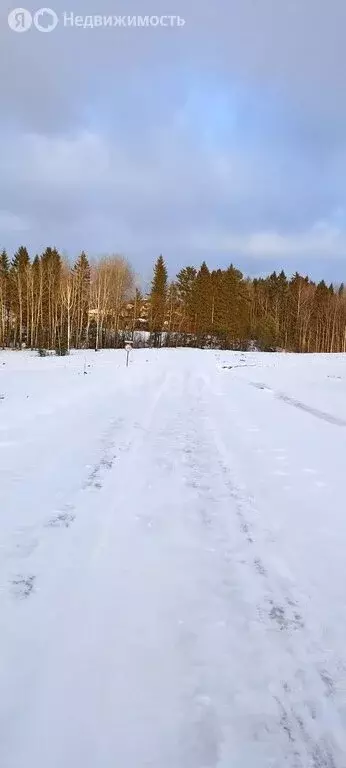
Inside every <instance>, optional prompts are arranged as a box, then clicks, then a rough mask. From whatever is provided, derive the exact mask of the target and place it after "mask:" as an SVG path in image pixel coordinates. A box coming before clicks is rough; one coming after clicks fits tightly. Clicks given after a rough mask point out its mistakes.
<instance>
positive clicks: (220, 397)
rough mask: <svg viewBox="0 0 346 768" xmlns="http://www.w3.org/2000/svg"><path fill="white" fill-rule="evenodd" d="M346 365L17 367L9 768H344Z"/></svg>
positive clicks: (0, 411)
mask: <svg viewBox="0 0 346 768" xmlns="http://www.w3.org/2000/svg"><path fill="white" fill-rule="evenodd" d="M345 475H346V356H342V355H330V356H327V355H326V356H324V355H311V356H307V355H306V356H304V355H301V356H296V355H280V354H277V355H275V354H273V355H271V354H259V353H245V354H242V353H231V352H225V353H224V352H214V351H210V352H209V351H200V350H160V351H156V350H138V351H136V350H135V351H134V352H133V353H132V360H131V363H130V365H129V367H128V368H126V367H125V353H124V351H115V352H114V351H105V352H98V353H97V354H95V353H94V352H92V351H90V352H87V353H74V354H72V355H71V356H70V357H69V358H56V357H47V358H42V359H41V358H39V357H38V356H37V355H35V354H33V353H30V352H23V353H18V352H9V351H8V352H0V766H1V768H147V767H148V766H150V768H283V766H287V767H288V768H310V767H311V768H345V766H346V504H345V499H344V496H345V489H346V486H345Z"/></svg>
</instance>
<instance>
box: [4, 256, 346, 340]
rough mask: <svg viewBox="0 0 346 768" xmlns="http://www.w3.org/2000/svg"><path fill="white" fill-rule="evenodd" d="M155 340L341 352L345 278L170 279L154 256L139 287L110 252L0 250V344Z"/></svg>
mask: <svg viewBox="0 0 346 768" xmlns="http://www.w3.org/2000/svg"><path fill="white" fill-rule="evenodd" d="M129 337H130V338H131V337H132V338H133V339H134V341H135V343H136V342H137V343H142V344H144V343H145V344H150V345H154V346H161V345H163V344H164V345H167V346H173V345H174V346H178V345H179V346H199V347H222V348H225V349H247V348H249V346H251V345H252V346H256V347H258V348H259V349H264V350H269V349H277V348H279V349H286V350H292V351H297V352H346V292H345V290H344V286H343V285H340V286H337V287H335V286H333V285H329V286H327V285H326V283H325V282H324V281H321V282H320V283H318V284H317V283H315V282H313V281H312V280H310V279H309V277H305V276H302V275H299V274H298V273H296V274H295V275H293V276H292V277H287V276H286V275H285V273H284V272H283V271H282V272H280V274H277V273H276V272H273V273H272V274H271V275H270V276H268V277H263V278H258V279H249V278H247V277H245V276H244V275H243V274H242V273H241V272H240V270H238V269H236V268H235V267H234V266H233V265H231V266H230V267H228V268H227V269H224V270H221V269H217V270H212V271H211V270H209V269H208V267H207V265H206V263H205V262H204V263H203V264H202V265H201V267H200V268H199V269H196V268H195V267H191V266H187V267H184V268H183V269H181V270H180V272H179V273H178V275H177V276H176V278H175V279H174V280H173V281H169V279H168V273H167V268H166V265H165V262H164V259H163V257H162V256H160V257H159V258H158V260H157V261H156V264H155V267H154V274H153V280H152V283H151V286H150V289H149V291H148V293H147V295H145V296H143V295H142V293H141V292H140V290H139V289H138V287H136V281H135V276H134V273H133V270H132V269H131V267H130V265H129V264H128V262H127V261H126V260H125V259H123V258H122V257H119V256H111V257H106V258H103V259H100V260H98V261H97V262H94V263H90V262H89V260H88V258H87V256H86V254H85V253H81V255H80V256H79V257H78V259H77V260H76V262H75V263H74V264H72V265H71V264H69V263H68V262H67V261H66V260H64V259H63V258H62V256H61V255H60V254H59V253H58V251H57V250H56V249H55V248H47V249H46V250H45V251H44V253H43V254H42V255H41V256H35V258H34V259H33V260H31V259H30V257H29V254H28V251H27V249H26V248H25V247H24V246H22V247H21V248H19V249H18V251H17V252H16V253H15V254H14V256H13V258H12V260H10V259H9V257H8V255H7V253H6V251H3V252H2V254H1V256H0V344H1V346H3V347H19V348H21V347H23V346H24V345H25V346H28V347H31V348H33V349H34V348H35V349H40V348H42V349H56V350H57V351H58V350H65V351H69V350H70V348H71V347H75V348H85V347H94V348H96V349H98V348H101V347H117V346H122V345H123V343H124V339H125V338H129Z"/></svg>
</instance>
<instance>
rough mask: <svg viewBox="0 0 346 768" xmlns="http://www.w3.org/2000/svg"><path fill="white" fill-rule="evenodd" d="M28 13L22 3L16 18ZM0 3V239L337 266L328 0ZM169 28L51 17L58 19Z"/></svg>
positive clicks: (307, 267) (344, 16) (325, 268)
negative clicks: (31, 16)
mask: <svg viewBox="0 0 346 768" xmlns="http://www.w3.org/2000/svg"><path fill="white" fill-rule="evenodd" d="M39 7H40V6H39V5H37V4H36V5H31V4H30V5H29V4H28V3H27V2H26V8H27V9H28V10H30V11H31V12H32V13H33V12H35V11H36V10H37V9H38V8H39ZM50 7H52V8H53V9H54V10H55V11H56V13H57V14H58V16H59V19H60V20H59V24H58V26H57V27H56V29H55V30H54V31H52V32H50V33H48V34H44V33H42V32H39V31H38V30H37V29H35V28H33V27H32V28H31V29H30V30H29V31H27V32H25V33H22V34H18V33H16V32H13V31H12V30H10V29H9V27H8V23H7V16H8V12H9V11H10V10H11V8H13V6H11V5H7V4H5V6H4V5H2V8H1V11H0V58H1V68H0V90H1V94H0V111H1V121H0V171H1V175H0V247H3V246H4V247H6V248H8V250H9V251H11V250H13V249H15V248H16V247H17V246H18V245H19V244H20V243H25V244H27V245H28V246H29V247H30V250H31V251H32V252H39V251H40V250H42V249H43V248H44V247H45V246H46V245H47V244H55V245H56V246H57V247H58V248H59V249H60V250H61V251H62V252H64V253H66V254H67V255H69V256H71V257H74V256H75V255H76V254H77V253H78V252H79V251H80V250H82V249H85V250H86V251H87V252H88V253H90V254H91V255H98V254H104V253H114V252H117V253H123V254H124V255H126V256H127V257H128V258H129V259H130V261H131V262H132V263H133V264H134V265H135V268H136V269H137V271H138V272H140V273H141V274H142V276H143V278H144V280H146V279H147V278H148V276H150V274H151V266H152V262H153V260H154V259H155V258H156V256H157V255H158V254H160V253H161V252H162V253H163V255H164V256H165V258H166V260H167V263H168V265H169V269H170V272H171V274H174V273H175V272H176V270H177V269H179V268H180V267H181V266H182V265H183V264H186V263H192V264H195V265H198V264H200V263H201V261H202V260H203V259H206V260H207V261H208V263H209V265H210V266H212V267H214V266H225V265H227V264H228V263H230V262H231V261H233V262H235V263H236V264H237V265H239V266H240V267H241V268H242V269H243V270H244V271H245V272H246V273H249V274H252V275H255V274H259V273H262V272H267V271H268V270H273V269H275V268H276V269H277V268H281V266H283V267H284V268H285V269H286V270H287V271H288V273H291V272H294V271H295V270H296V269H298V270H300V271H304V272H309V273H310V274H311V275H312V276H313V277H315V278H320V277H322V276H325V277H326V278H327V279H328V280H335V281H338V280H341V279H343V278H345V277H346V44H345V34H346V3H345V0H329V1H328V2H327V0H137V2H136V0H112V2H110V0H82V2H81V1H80V0H79V3H78V2H77V1H76V2H74V0H72V1H71V2H69V0H66V2H65V0H54V4H53V0H52V4H51V5H50ZM64 11H66V12H67V13H68V15H70V13H71V12H73V13H74V14H75V15H83V16H86V15H87V14H102V15H105V16H107V15H109V14H113V15H114V14H116V15H121V14H126V16H127V15H135V14H140V15H148V14H149V15H150V14H157V15H162V14H174V15H180V16H181V18H184V19H185V21H186V23H185V25H184V26H181V27H177V26H174V27H166V28H163V27H156V28H151V29H149V28H135V27H131V28H119V27H117V28H94V29H90V28H87V29H83V28H80V27H77V28H76V27H73V28H72V27H69V28H66V27H64V25H63V13H64Z"/></svg>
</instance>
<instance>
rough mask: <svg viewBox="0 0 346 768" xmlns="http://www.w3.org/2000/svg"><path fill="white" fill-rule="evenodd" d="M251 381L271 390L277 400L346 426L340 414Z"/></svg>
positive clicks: (337, 424)
mask: <svg viewBox="0 0 346 768" xmlns="http://www.w3.org/2000/svg"><path fill="white" fill-rule="evenodd" d="M249 383H250V386H252V387H255V388H256V389H261V390H264V391H265V392H270V393H272V394H273V395H274V397H275V398H276V399H277V400H281V401H282V402H283V403H287V404H288V405H292V406H294V408H298V409H299V410H301V411H304V412H305V413H309V414H310V415H311V416H315V417H316V418H317V419H321V420H322V421H326V422H328V423H329V424H334V425H335V426H337V427H346V421H345V419H341V418H340V416H333V415H332V414H331V413H326V412H325V411H321V410H319V409H318V408H314V407H313V406H311V405H307V404H306V403H302V402H301V401H300V400H296V399H295V398H294V397H290V395H286V394H285V393H284V392H276V391H275V390H273V389H271V387H268V386H267V385H266V384H261V383H260V382H256V381H250V382H249Z"/></svg>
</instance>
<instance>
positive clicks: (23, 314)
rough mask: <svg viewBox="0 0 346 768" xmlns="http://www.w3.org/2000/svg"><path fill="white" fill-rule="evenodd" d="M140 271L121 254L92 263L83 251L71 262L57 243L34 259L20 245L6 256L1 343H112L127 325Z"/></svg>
mask: <svg viewBox="0 0 346 768" xmlns="http://www.w3.org/2000/svg"><path fill="white" fill-rule="evenodd" d="M133 290H134V276H133V273H132V270H131V268H130V266H129V265H128V263H127V262H126V261H125V260H124V259H122V258H120V257H116V256H112V257H107V258H103V259H100V261H98V262H97V263H95V264H92V265H91V264H90V263H89V260H88V258H87V256H86V254H85V253H81V255H80V256H79V258H78V259H77V261H76V262H75V264H73V265H70V264H69V263H68V262H67V261H66V260H64V259H63V258H62V256H61V255H60V254H59V253H58V251H57V250H56V249H55V248H47V249H46V250H45V251H44V253H43V254H42V255H41V256H35V258H34V259H33V261H31V260H30V257H29V254H28V251H27V249H26V248H25V247H20V248H19V249H18V251H17V252H16V253H15V255H14V257H13V259H12V261H11V262H10V261H9V258H8V256H7V253H6V251H3V252H2V254H1V256H0V344H1V345H2V346H3V347H19V348H21V347H22V346H23V345H25V346H28V347H31V348H35V349H38V348H42V349H44V348H45V349H57V350H63V349H64V350H66V351H69V350H70V348H71V347H75V348H81V347H89V346H93V347H95V348H99V347H102V346H108V345H110V342H111V339H112V340H113V339H114V338H115V337H116V335H117V333H118V331H119V329H120V326H121V322H120V318H121V311H122V307H123V305H124V302H125V301H126V299H127V298H128V297H129V296H132V293H133Z"/></svg>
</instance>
